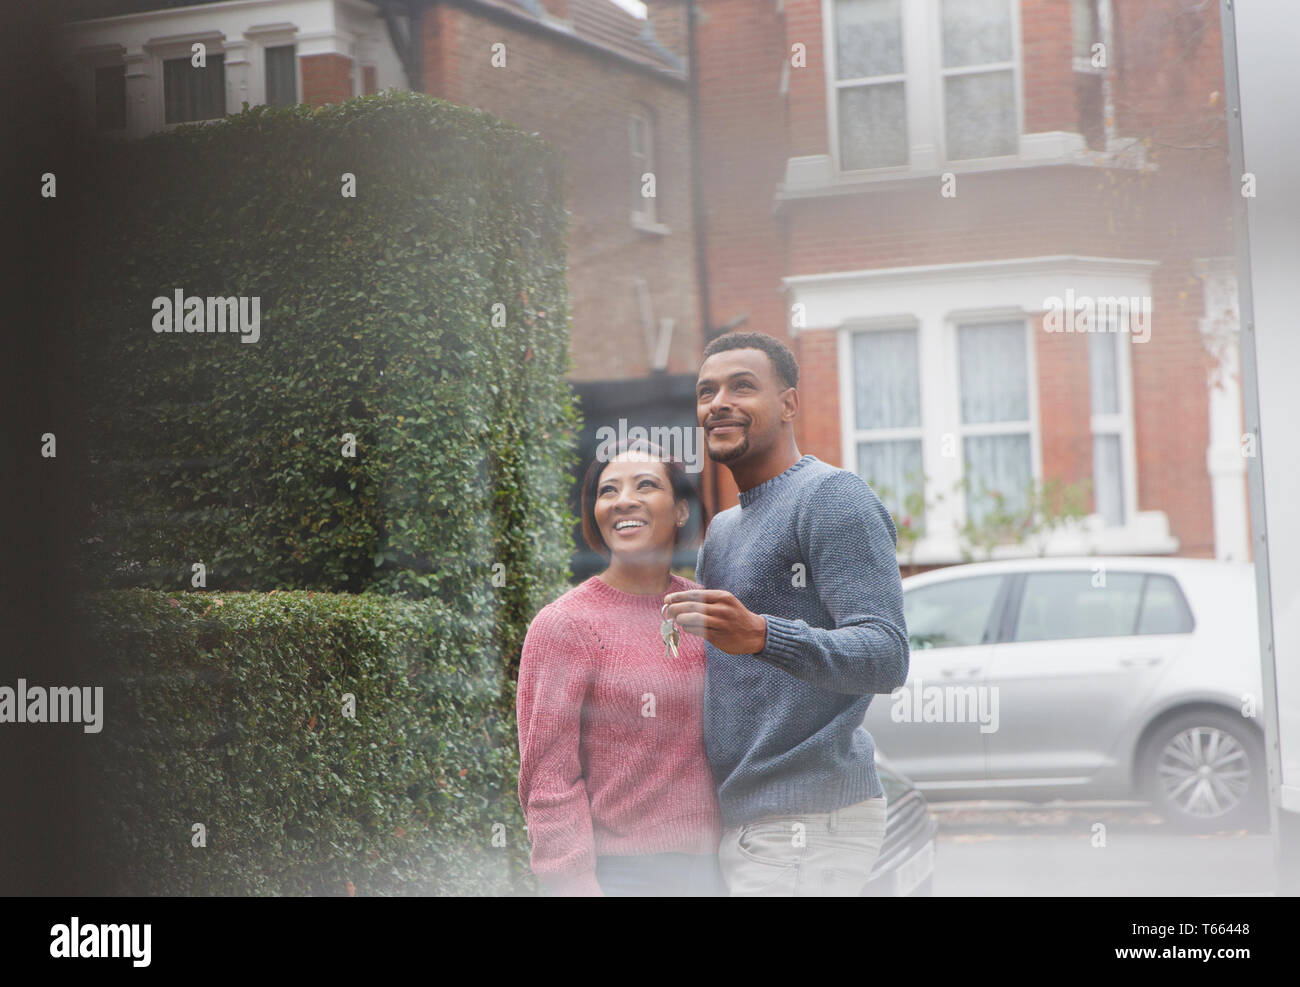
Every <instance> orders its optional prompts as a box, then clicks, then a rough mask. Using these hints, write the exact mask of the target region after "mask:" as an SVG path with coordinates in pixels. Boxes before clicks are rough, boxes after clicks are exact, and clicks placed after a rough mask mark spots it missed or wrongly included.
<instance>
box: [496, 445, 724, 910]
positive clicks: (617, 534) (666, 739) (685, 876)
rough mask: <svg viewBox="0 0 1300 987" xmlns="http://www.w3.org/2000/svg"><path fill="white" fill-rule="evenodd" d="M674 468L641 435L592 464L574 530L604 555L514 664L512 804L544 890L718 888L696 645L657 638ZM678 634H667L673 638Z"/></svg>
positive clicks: (672, 536)
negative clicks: (516, 756)
mask: <svg viewBox="0 0 1300 987" xmlns="http://www.w3.org/2000/svg"><path fill="white" fill-rule="evenodd" d="M690 492H691V487H690V484H689V482H688V481H687V479H686V474H685V471H684V470H683V468H682V464H681V463H680V462H677V461H675V460H674V461H669V460H667V457H665V456H663V454H662V453H661V452H660V450H659V449H658V447H656V446H654V445H653V444H651V443H648V442H632V443H630V444H621V445H620V446H619V447H618V448H617V449H616V451H615V454H614V455H613V456H612V457H611V458H610V459H609V460H608V461H602V460H601V459H600V458H597V459H596V460H595V461H594V462H592V463H591V465H590V466H589V467H588V469H587V473H586V477H585V478H584V480H583V485H582V533H583V538H584V539H585V541H586V542H587V544H588V545H590V546H591V548H592V549H593V550H594V551H596V552H599V553H600V554H601V555H602V556H604V557H605V558H607V559H609V566H608V567H607V568H606V569H605V570H604V571H603V572H601V573H599V574H597V575H595V576H592V577H591V578H590V579H588V580H586V581H585V582H583V583H581V584H580V585H578V586H575V587H574V588H573V589H571V590H569V591H568V592H567V593H565V594H564V595H563V596H561V597H560V598H559V599H557V600H555V601H554V602H552V603H549V604H547V605H546V606H545V607H543V608H542V609H541V611H539V612H538V614H537V616H536V617H535V618H534V619H533V622H532V624H530V625H529V628H528V634H527V636H526V638H525V640H524V647H523V654H522V656H521V658H520V665H519V691H518V711H519V752H520V765H519V801H520V804H521V805H522V806H523V809H524V817H525V820H526V821H527V824H528V833H529V838H530V840H531V841H532V867H533V871H534V872H535V873H536V874H537V875H538V878H539V880H540V882H541V884H542V888H543V891H544V892H545V893H547V894H551V895H590V896H601V895H714V896H721V895H725V894H726V890H725V886H724V885H723V884H722V878H721V873H720V871H719V870H718V866H717V856H716V854H717V846H718V839H719V837H720V836H721V823H720V817H719V813H718V802H717V794H716V791H715V789H714V783H713V775H712V772H711V771H710V769H709V763H708V759H707V758H706V756H705V752H704V739H703V730H702V716H703V696H704V639H703V638H701V637H697V636H695V635H693V634H685V633H681V632H680V631H679V632H678V634H677V635H676V638H675V644H676V647H677V655H676V656H674V655H673V654H672V651H671V648H670V647H669V645H667V644H665V641H664V638H663V636H662V614H661V611H662V609H663V597H664V596H665V595H666V594H667V593H674V592H678V591H680V590H685V589H698V588H699V584H697V583H695V582H693V581H691V580H689V579H683V578H682V577H681V576H677V575H675V574H673V573H672V572H671V570H670V565H671V561H672V554H673V549H674V547H676V545H677V542H678V539H679V537H680V535H681V532H682V528H683V526H684V525H685V524H686V521H687V519H688V518H689V516H690V504H689V501H688V500H687V498H688V496H689V495H690ZM670 636H671V635H670Z"/></svg>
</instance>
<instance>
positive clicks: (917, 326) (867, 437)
mask: <svg viewBox="0 0 1300 987" xmlns="http://www.w3.org/2000/svg"><path fill="white" fill-rule="evenodd" d="M902 331H910V332H914V333H916V362H917V392H918V393H917V403H918V406H919V408H920V411H921V423H920V424H919V425H908V426H902V427H895V428H858V422H857V394H856V388H855V387H854V381H853V338H854V337H855V336H858V335H862V334H865V333H871V332H902ZM841 340H842V344H843V345H842V348H841V359H840V365H841V366H842V367H844V368H845V372H844V374H843V375H842V376H843V378H844V384H845V385H846V386H845V387H843V388H842V396H841V401H842V402H843V403H842V405H841V407H842V408H843V411H844V414H843V416H842V425H841V427H842V428H843V432H842V433H841V434H843V435H844V436H845V437H846V440H845V443H844V446H845V450H846V452H845V459H844V460H843V461H844V462H846V463H849V464H851V465H850V466H849V467H848V468H850V469H852V470H853V471H854V472H855V473H856V472H858V467H859V463H858V443H859V442H918V441H919V442H920V444H921V467H922V472H924V469H925V454H926V435H925V411H926V391H927V389H928V386H929V385H928V384H927V382H926V380H927V379H926V375H925V374H924V373H923V372H922V368H923V367H924V366H925V363H924V360H923V359H922V356H921V354H922V352H923V351H922V349H921V323H920V322H919V321H918V320H917V318H916V317H915V316H902V317H899V318H897V319H892V320H890V319H885V320H882V321H876V322H871V321H867V322H861V323H853V324H850V325H846V326H845V327H844V332H843V333H841ZM921 482H922V491H921V495H922V496H923V497H924V496H925V495H926V493H927V492H928V491H927V489H926V488H925V478H924V477H922V481H921ZM903 493H904V494H906V491H903ZM923 518H924V520H923V524H924V525H925V528H926V530H927V531H928V530H929V524H930V518H929V512H925V514H924V515H923Z"/></svg>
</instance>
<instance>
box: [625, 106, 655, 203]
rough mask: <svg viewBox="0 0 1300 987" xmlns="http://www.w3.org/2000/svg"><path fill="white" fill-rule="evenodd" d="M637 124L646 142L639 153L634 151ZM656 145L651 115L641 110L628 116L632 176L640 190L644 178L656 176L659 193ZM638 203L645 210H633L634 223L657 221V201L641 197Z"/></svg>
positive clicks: (628, 141) (628, 144) (628, 148)
mask: <svg viewBox="0 0 1300 987" xmlns="http://www.w3.org/2000/svg"><path fill="white" fill-rule="evenodd" d="M637 124H640V125H641V136H642V138H643V141H644V146H643V147H642V148H641V150H640V151H639V152H637V151H634V150H633V140H634V137H635V134H636V127H637ZM654 145H655V138H654V122H653V121H652V120H651V118H650V114H649V113H647V112H646V111H644V110H640V109H636V110H633V111H632V112H631V113H629V114H628V116H627V150H628V156H629V157H631V158H632V174H633V176H634V178H635V181H636V183H637V184H636V186H635V187H636V188H638V189H639V188H640V187H641V185H642V184H643V181H642V176H643V175H645V174H647V173H648V174H651V175H654V176H655V192H656V193H658V191H659V176H658V174H657V173H656V172H655V168H654V162H655V155H654V152H655V146H654ZM638 153H639V154H640V156H641V158H642V167H641V168H640V169H639V170H638V168H637V167H636V156H637V154H638ZM637 201H639V202H640V203H641V204H642V206H643V207H644V208H642V209H633V210H631V213H632V222H633V223H637V222H638V221H639V222H641V223H653V222H654V221H655V200H654V199H652V198H646V197H645V196H640V198H639V199H638V200H637Z"/></svg>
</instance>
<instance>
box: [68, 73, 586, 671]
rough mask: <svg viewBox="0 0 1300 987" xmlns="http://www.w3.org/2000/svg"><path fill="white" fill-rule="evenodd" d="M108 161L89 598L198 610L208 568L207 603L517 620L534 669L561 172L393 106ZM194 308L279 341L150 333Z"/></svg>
mask: <svg viewBox="0 0 1300 987" xmlns="http://www.w3.org/2000/svg"><path fill="white" fill-rule="evenodd" d="M97 154H98V155H99V158H98V160H96V161H95V162H94V167H93V168H88V169H87V171H88V175H87V178H86V180H85V181H84V182H78V183H76V184H75V186H74V187H72V188H71V189H70V190H69V191H68V193H67V194H69V195H73V196H79V197H81V198H80V202H81V205H82V208H83V209H84V210H85V213H86V227H87V228H88V229H94V230H95V231H96V232H95V234H94V236H93V237H89V238H88V241H87V244H86V253H85V261H84V265H83V269H84V273H85V292H84V298H85V303H84V305H83V306H82V313H83V314H82V316H81V330H80V337H81V340H82V341H83V342H84V346H83V347H82V348H81V350H80V352H79V353H78V354H77V355H78V357H80V358H81V360H80V371H81V372H80V380H79V386H80V390H81V393H82V394H83V396H84V399H85V401H86V406H87V408H88V409H89V410H88V415H89V422H88V424H87V428H88V432H87V435H88V439H87V447H86V449H85V450H74V451H73V454H74V455H81V454H83V453H84V455H85V457H86V462H85V469H86V473H87V477H88V479H87V482H88V484H89V490H90V491H91V494H90V499H91V500H92V501H93V502H94V504H95V516H94V518H93V523H92V525H91V528H90V532H91V533H90V537H89V538H88V539H87V540H86V543H85V558H84V562H83V569H84V572H85V575H86V577H87V579H88V580H89V581H90V585H92V586H96V587H99V588H108V587H123V586H148V587H153V588H158V589H189V588H192V587H191V567H192V565H193V564H194V563H196V562H201V563H203V565H204V566H205V567H206V570H207V583H206V588H208V589H223V590H230V589H243V590H257V589H262V590H265V589H271V588H283V589H290V588H298V589H313V590H322V591H347V592H354V593H360V592H368V591H373V592H379V593H384V594H395V595H403V596H408V597H411V598H434V599H439V600H442V601H443V602H445V603H447V604H448V605H449V606H451V607H452V608H453V609H454V610H456V611H457V612H460V613H465V614H474V615H477V616H479V617H480V618H481V619H483V620H488V621H495V623H496V625H497V640H498V642H499V644H500V647H501V650H502V654H503V656H504V657H503V660H504V661H505V662H506V665H507V670H508V671H513V670H514V668H515V667H516V662H517V655H518V650H519V648H520V647H521V646H522V643H523V635H524V633H525V631H526V629H527V622H528V620H529V619H530V618H531V616H532V615H533V614H534V613H536V611H537V610H538V609H539V608H540V607H541V606H542V605H544V604H545V603H546V602H548V601H549V600H551V599H553V598H554V597H555V596H556V595H558V594H559V593H560V592H562V591H563V590H564V589H565V588H567V580H568V578H569V575H570V573H569V556H570V553H571V551H572V541H571V531H572V524H573V519H572V517H571V515H570V512H569V510H568V506H567V498H568V486H569V483H570V482H571V481H570V479H569V471H570V469H571V467H572V462H573V455H574V453H573V447H574V444H575V437H576V432H577V413H576V410H575V407H574V399H573V396H572V392H571V391H570V389H569V387H568V385H567V384H566V383H565V381H564V374H565V372H566V371H567V370H568V367H569V364H568V355H567V353H568V337H569V333H568V323H569V317H568V298H567V289H566V286H565V269H564V264H565V246H564V235H565V227H566V223H567V214H566V212H565V209H564V204H563V193H562V188H563V186H562V176H561V168H560V159H559V157H558V155H556V154H555V153H554V152H553V151H552V150H550V149H549V147H548V146H547V145H546V144H545V143H543V142H542V141H541V140H540V139H539V138H537V137H535V136H530V135H527V134H524V133H523V132H521V131H519V130H517V129H515V128H513V127H510V126H507V125H505V124H503V123H501V122H499V121H497V120H495V119H494V118H492V117H490V116H488V115H486V114H483V113H481V112H479V111H476V110H471V109H466V108H464V107H458V106H455V105H452V104H449V103H445V102H442V101H440V100H437V99H434V98H432V97H429V96H425V95H423V94H414V93H401V92H396V91H389V92H386V93H383V94H380V95H376V96H367V97H361V98H357V99H352V100H349V101H347V102H345V103H341V104H336V105H329V106H323V107H320V108H318V109H311V108H309V107H307V106H297V107H291V108H283V109H274V108H270V107H257V108H254V109H246V110H245V111H244V112H243V113H242V114H238V115H234V116H231V117H228V118H226V119H225V120H224V121H221V122H218V123H213V124H204V125H192V126H185V127H181V128H178V129H176V130H175V131H173V132H170V133H166V134H159V135H155V136H152V137H149V138H145V139H143V140H140V141H131V142H120V143H116V144H106V145H104V146H102V147H101V148H100V149H99V150H98V152H97ZM344 173H349V174H351V175H353V176H355V180H356V197H355V198H347V197H344V196H343V195H342V194H341V189H342V188H343V183H342V177H341V176H343V175H344ZM62 188H63V186H61V189H62ZM61 194H63V193H62V191H61ZM177 288H180V289H183V290H184V292H185V294H186V295H187V296H189V295H193V296H197V297H200V298H206V297H208V296H216V297H231V296H240V295H242V296H248V297H252V296H257V297H259V298H260V299H261V303H260V313H261V329H260V333H261V335H260V339H259V340H258V341H257V342H256V343H247V342H244V341H243V340H241V339H240V338H239V335H238V334H222V333H189V332H182V333H171V334H167V333H156V332H154V331H153V328H152V322H153V319H154V314H155V313H154V309H153V307H152V300H153V299H154V298H155V297H167V298H171V297H172V295H173V292H174V291H175V289H177ZM497 306H500V308H497ZM494 312H495V313H499V315H500V317H501V318H500V319H499V320H498V321H501V320H503V321H504V324H503V325H494V320H493V315H494ZM345 433H351V434H353V435H355V437H356V456H355V458H349V457H347V456H344V455H343V436H344V434H345ZM60 451H61V452H63V451H64V450H62V449H61V450H60ZM497 566H499V568H494V567H497ZM494 573H496V574H497V575H498V576H499V577H503V578H504V585H494V580H493V575H494ZM497 582H500V579H498V580H497Z"/></svg>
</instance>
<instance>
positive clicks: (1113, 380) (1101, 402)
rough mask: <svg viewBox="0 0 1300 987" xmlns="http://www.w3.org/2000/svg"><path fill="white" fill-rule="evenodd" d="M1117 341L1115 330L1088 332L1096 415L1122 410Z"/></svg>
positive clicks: (1093, 406) (1090, 374)
mask: <svg viewBox="0 0 1300 987" xmlns="http://www.w3.org/2000/svg"><path fill="white" fill-rule="evenodd" d="M1116 342H1117V336H1116V334H1115V333H1113V332H1091V333H1088V380H1089V382H1090V385H1091V390H1092V413H1093V414H1094V415H1112V414H1115V413H1117V412H1118V411H1119V410H1120V407H1119V368H1118V360H1119V356H1118V353H1117V352H1116V349H1115V346H1116Z"/></svg>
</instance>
